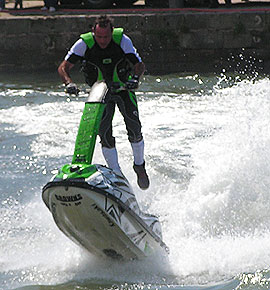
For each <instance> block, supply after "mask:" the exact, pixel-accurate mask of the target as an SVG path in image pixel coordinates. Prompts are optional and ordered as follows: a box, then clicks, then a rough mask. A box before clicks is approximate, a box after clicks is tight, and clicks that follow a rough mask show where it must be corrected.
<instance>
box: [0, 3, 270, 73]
mask: <svg viewBox="0 0 270 290" xmlns="http://www.w3.org/2000/svg"><path fill="white" fill-rule="evenodd" d="M96 16H97V15H94V14H92V15H53V16H28V17H20V16H17V17H11V18H10V17H9V18H0V47H1V49H0V71H2V72H3V71H8V70H11V71H12V70H16V71H37V70H39V71H44V70H56V68H57V66H58V65H59V63H60V61H61V60H62V59H63V57H64V55H65V54H66V52H67V50H68V49H69V47H70V46H71V45H72V44H73V43H74V42H75V41H76V40H77V39H78V37H79V35H80V34H81V33H83V32H86V31H88V30H89V25H90V24H91V23H92V22H93V21H94V19H95V17H96ZM111 16H112V17H113V18H114V20H115V24H116V26H122V27H125V31H126V33H127V34H128V35H129V36H130V37H131V38H132V39H133V42H134V44H135V46H136V47H137V49H138V51H139V53H140V55H141V56H142V58H143V60H144V62H145V63H146V66H147V72H148V73H150V74H165V73H174V72H194V71H201V72H213V71H218V72H219V71H221V70H222V69H226V70H235V69H237V70H240V69H241V70H245V71H253V70H257V71H261V70H264V71H265V72H269V71H270V53H269V48H270V10H269V9H266V8H265V9H264V8H260V9H249V10H248V9H241V10H240V9H238V10H236V9H235V10H234V9H231V10H229V9H220V10H207V9H205V10H203V9H176V10H170V9H167V10H164V11H162V12H159V13H156V12H151V11H148V12H137V13H133V14H129V15H126V14H112V15H111Z"/></svg>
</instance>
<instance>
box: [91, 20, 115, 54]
mask: <svg viewBox="0 0 270 290" xmlns="http://www.w3.org/2000/svg"><path fill="white" fill-rule="evenodd" d="M94 34H95V39H96V42H97V44H98V45H99V46H100V47H101V48H102V49H104V48H106V47H107V46H108V44H109V43H110V41H111V40H112V30H111V27H110V26H109V25H108V26H107V27H100V26H99V25H97V26H96V27H95V29H94Z"/></svg>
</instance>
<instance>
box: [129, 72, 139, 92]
mask: <svg viewBox="0 0 270 290" xmlns="http://www.w3.org/2000/svg"><path fill="white" fill-rule="evenodd" d="M138 87H139V77H138V76H137V75H134V76H133V77H132V78H131V79H129V80H128V81H127V82H126V89H128V90H136V89H138Z"/></svg>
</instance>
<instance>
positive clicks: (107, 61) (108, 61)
mask: <svg viewBox="0 0 270 290" xmlns="http://www.w3.org/2000/svg"><path fill="white" fill-rule="evenodd" d="M102 63H103V64H111V63H112V59H111V58H103V60H102Z"/></svg>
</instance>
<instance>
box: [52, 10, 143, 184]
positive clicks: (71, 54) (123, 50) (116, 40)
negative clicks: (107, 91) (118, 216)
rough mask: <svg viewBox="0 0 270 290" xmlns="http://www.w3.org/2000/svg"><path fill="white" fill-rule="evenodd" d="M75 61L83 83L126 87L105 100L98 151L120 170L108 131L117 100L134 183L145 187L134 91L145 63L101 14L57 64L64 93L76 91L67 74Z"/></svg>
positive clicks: (117, 29)
mask: <svg viewBox="0 0 270 290" xmlns="http://www.w3.org/2000/svg"><path fill="white" fill-rule="evenodd" d="M78 61H81V62H82V63H83V72H84V74H85V79H86V83H87V84H89V85H90V86H92V85H93V84H94V82H95V81H97V80H105V81H106V83H107V84H112V83H113V82H119V83H120V84H121V85H123V86H125V87H126V90H121V91H119V92H118V93H117V95H115V94H113V95H111V96H110V98H108V100H107V102H106V104H107V105H106V107H105V111H104V114H103V117H102V120H101V125H100V129H99V136H100V139H101V145H102V153H103V156H104V158H105V160H106V162H107V165H108V167H109V168H112V169H113V170H115V171H120V172H121V168H120V165H119V163H118V155H117V150H116V147H115V138H114V137H113V135H112V119H113V115H114V112H115V105H116V104H117V106H118V108H119V111H120V112H121V114H122V115H123V117H124V122H125V125H126V129H127V133H128V139H129V142H130V144H131V147H132V151H133V156H134V165H133V169H134V171H135V172H136V174H137V182H138V185H139V187H140V188H141V189H147V188H148V187H149V178H148V175H147V173H146V170H145V160H144V140H143V136H142V132H141V122H140V119H139V112H138V105H137V99H136V95H135V92H134V90H135V89H137V88H138V86H139V78H140V76H141V75H143V73H144V71H145V65H144V63H143V62H142V60H141V58H140V56H139V54H138V52H137V51H136V48H135V47H134V46H133V44H132V41H131V39H130V38H129V37H128V36H127V35H125V34H123V29H122V28H114V27H113V22H112V20H111V19H110V18H109V17H108V16H106V15H102V16H99V17H98V18H97V19H96V21H95V24H94V27H93V29H92V32H88V33H85V34H82V35H81V37H80V39H79V40H77V41H76V42H75V43H74V45H73V46H72V47H71V48H70V50H69V51H68V53H67V55H66V56H65V59H64V60H63V62H62V63H61V64H60V66H59V67H58V73H59V75H60V77H61V79H62V81H63V83H64V84H65V85H66V92H67V93H68V94H75V95H77V94H78V92H79V90H78V88H77V86H76V84H75V83H73V81H72V79H71V76H70V70H71V69H72V67H73V66H74V65H75V63H76V62H78Z"/></svg>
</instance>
